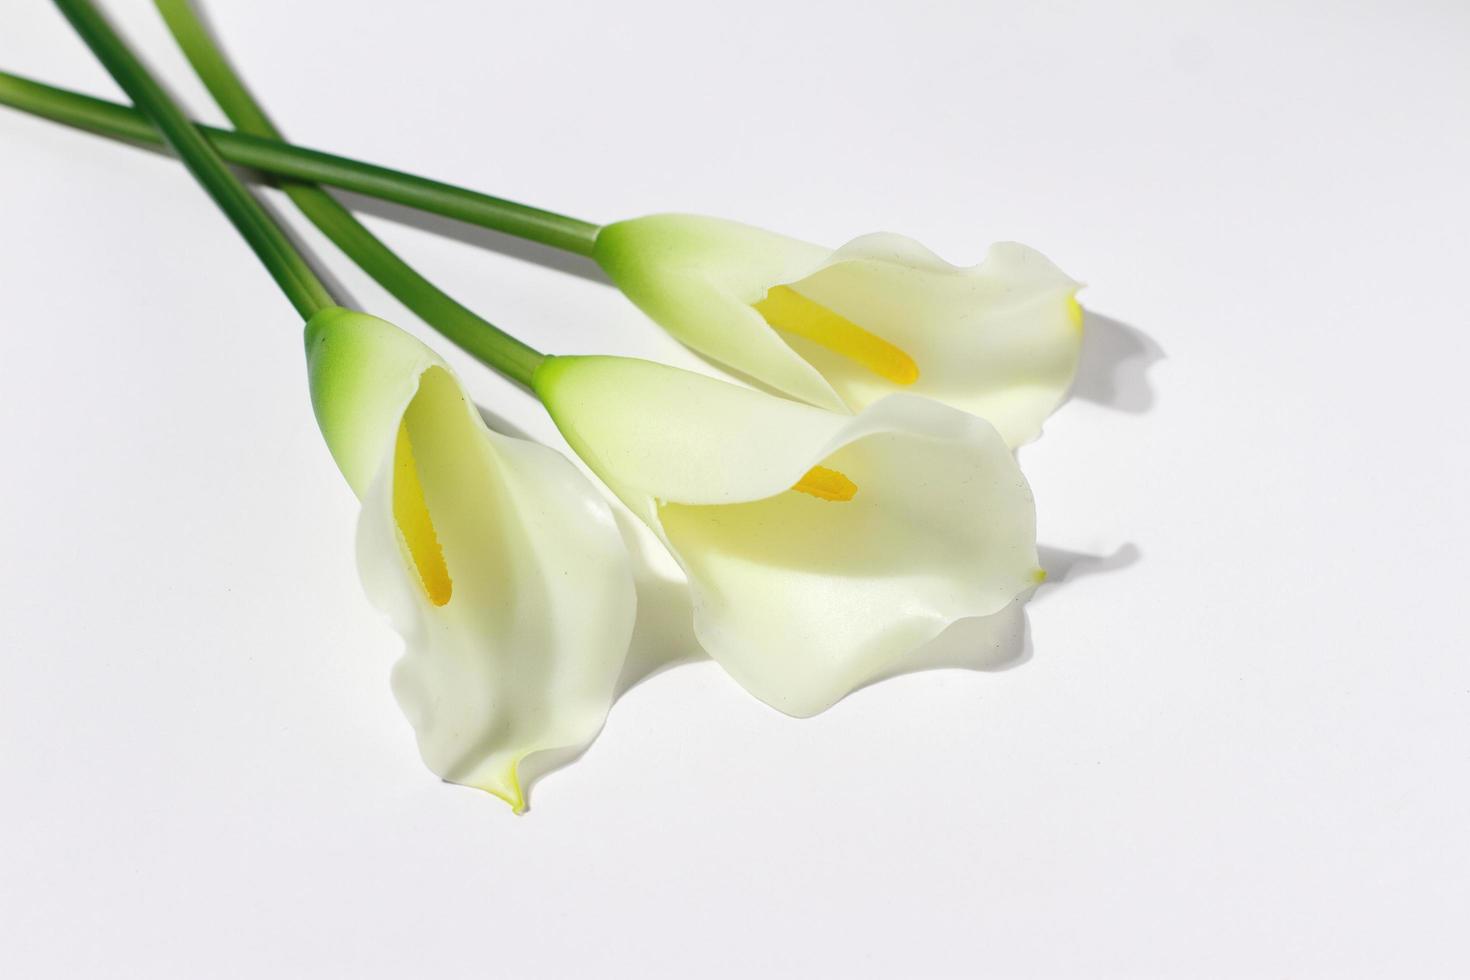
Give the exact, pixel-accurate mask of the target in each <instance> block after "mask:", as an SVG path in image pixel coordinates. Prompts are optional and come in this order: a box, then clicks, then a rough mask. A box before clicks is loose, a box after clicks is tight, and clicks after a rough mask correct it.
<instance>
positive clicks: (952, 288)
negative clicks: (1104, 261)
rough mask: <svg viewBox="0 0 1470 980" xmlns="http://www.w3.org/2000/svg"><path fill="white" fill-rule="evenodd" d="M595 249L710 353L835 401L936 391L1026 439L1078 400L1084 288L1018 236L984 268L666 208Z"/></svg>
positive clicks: (623, 284) (894, 242) (664, 318)
mask: <svg viewBox="0 0 1470 980" xmlns="http://www.w3.org/2000/svg"><path fill="white" fill-rule="evenodd" d="M593 257H594V258H595V259H596V260H597V262H598V264H600V265H601V266H602V268H603V269H604V270H605V271H606V272H607V274H608V275H609V276H610V277H612V280H613V281H614V282H615V283H616V284H617V285H618V288H620V289H621V290H622V291H623V292H624V293H625V294H626V295H627V296H628V297H629V298H630V299H632V300H633V302H634V303H636V304H638V306H639V307H640V308H642V309H643V311H644V312H645V313H647V314H648V315H649V316H650V317H652V318H653V319H654V320H655V321H656V322H658V323H659V324H660V325H661V326H663V328H664V329H666V330H667V331H669V333H671V334H673V335H674V336H675V337H677V338H678V339H679V340H681V341H683V342H684V343H685V344H687V345H688V346H690V347H692V348H694V349H695V350H697V351H699V352H700V353H702V354H704V355H706V356H708V357H710V358H712V359H714V360H716V361H719V362H721V363H723V364H725V365H727V366H728V367H731V368H734V369H735V370H737V371H739V372H741V373H743V374H745V375H748V376H749V377H751V378H753V379H755V380H757V381H759V382H761V383H763V384H766V385H768V386H770V387H772V388H774V389H776V390H778V391H781V392H784V393H785V394H787V395H790V396H792V397H795V398H799V399H801V400H803V401H806V402H809V403H810V404H812V405H816V406H819V407H822V408H827V409H832V410H837V411H842V410H850V411H857V410H861V409H863V408H866V407H867V406H868V405H871V404H873V403H874V402H875V401H877V400H878V399H880V398H882V397H884V396H885V395H889V394H892V393H894V392H899V391H904V392H909V393H912V394H917V395H923V396H926V397H929V398H932V399H934V400H936V401H940V402H944V403H945V404H948V405H952V406H954V407H956V408H959V409H962V410H964V411H966V412H970V413H971V414H974V415H979V416H981V417H982V418H985V419H988V420H989V421H990V422H991V423H992V424H994V425H995V427H996V428H997V429H999V430H1000V433H1001V435H1002V436H1003V437H1004V438H1005V440H1006V442H1007V444H1009V445H1011V446H1013V447H1014V446H1017V445H1020V444H1021V443H1024V442H1027V441H1029V440H1031V439H1033V438H1035V437H1036V435H1037V434H1038V433H1039V432H1040V431H1041V423H1042V422H1043V421H1044V420H1045V419H1046V417H1047V416H1048V415H1050V414H1051V412H1052V411H1053V410H1054V409H1055V408H1056V407H1057V405H1059V404H1060V403H1061V401H1062V399H1063V398H1064V397H1065V396H1066V393H1067V390H1068V388H1069V387H1070V386H1071V384H1072V379H1073V376H1074V375H1075V374H1076V370H1077V357H1078V353H1079V351H1080V349H1081V342H1082V309H1081V307H1080V306H1079V305H1078V304H1077V300H1076V298H1075V296H1076V293H1077V290H1078V289H1079V288H1081V284H1080V283H1078V282H1076V281H1074V280H1072V279H1070V278H1068V277H1067V276H1066V275H1064V274H1063V273H1062V271H1061V270H1060V269H1058V268H1057V267H1056V266H1055V265H1053V264H1052V263H1051V262H1049V261H1048V260H1047V259H1046V257H1045V256H1043V255H1042V254H1041V253H1040V252H1037V251H1035V250H1033V249H1030V248H1027V247H1026V246H1024V245H1018V244H1016V243H1014V242H1003V243H999V244H996V245H992V246H991V248H990V251H989V253H988V254H987V255H986V257H985V261H984V262H982V263H981V264H979V265H977V266H974V267H973V268H961V267H958V266H953V265H950V264H949V263H947V262H945V261H944V260H943V259H941V258H939V257H938V256H937V255H935V254H934V253H933V252H930V251H929V250H928V249H926V248H924V246H922V245H920V244H919V243H918V242H915V241H912V240H911V239H908V238H904V237H902V236H900V235H893V234H886V233H882V234H872V235H864V236H863V237H861V238H858V239H855V240H854V241H852V242H849V243H848V244H847V245H844V246H843V247H842V248H839V249H837V250H836V251H832V250H830V249H826V248H822V247H820V246H817V245H811V244H808V243H807V242H802V241H797V240H795V239H792V238H787V237H785V236H783V235H778V234H775V233H774V232H769V231H765V230H763V229H760V228H754V227H751V226H749V225H743V224H738V223H736V222H733V221H724V220H720V219H717V218H704V217H698V216H694V215H681V214H661V215H651V216H649V217H644V218H634V219H632V220H629V221H620V222H616V223H614V224H610V225H606V226H604V227H603V228H601V229H600V230H599V231H598V233H597V240H596V244H595V246H594V250H593Z"/></svg>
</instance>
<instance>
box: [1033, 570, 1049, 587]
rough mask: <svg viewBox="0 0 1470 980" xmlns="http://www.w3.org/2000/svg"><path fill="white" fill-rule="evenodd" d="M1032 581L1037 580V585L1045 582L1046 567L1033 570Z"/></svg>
mask: <svg viewBox="0 0 1470 980" xmlns="http://www.w3.org/2000/svg"><path fill="white" fill-rule="evenodd" d="M1031 581H1033V582H1035V583H1036V584H1037V585H1040V584H1041V583H1042V582H1045V581H1046V569H1044V568H1038V569H1037V570H1036V571H1034V572H1032V573H1031Z"/></svg>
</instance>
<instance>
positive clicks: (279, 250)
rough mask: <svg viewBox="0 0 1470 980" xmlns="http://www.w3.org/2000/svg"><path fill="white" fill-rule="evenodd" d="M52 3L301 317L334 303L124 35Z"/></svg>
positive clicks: (77, 8)
mask: <svg viewBox="0 0 1470 980" xmlns="http://www.w3.org/2000/svg"><path fill="white" fill-rule="evenodd" d="M56 5H57V6H58V7H60V8H61V12H62V13H63V14H65V15H66V18H67V20H69V21H71V24H72V26H73V27H74V28H76V31H77V33H78V34H80V35H81V36H82V39H83V40H84V41H86V42H87V45H88V47H90V48H91V49H92V51H93V52H94V53H95V54H96V55H97V58H98V60H100V61H101V62H102V64H103V65H105V66H106V68H107V70H108V71H109V72H110V73H111V74H112V77H113V78H114V79H116V80H117V83H118V85H120V86H121V87H122V89H123V91H124V92H126V93H127V94H128V97H129V98H131V99H132V100H133V102H134V103H135V104H136V105H137V106H138V108H139V109H141V110H142V111H143V113H144V115H146V116H147V117H148V118H149V119H150V120H152V122H153V125H154V126H155V127H157V129H158V132H159V134H160V135H161V136H162V138H163V139H164V140H165V141H167V143H168V144H169V145H170V146H172V147H173V148H174V151H175V152H176V153H178V155H179V158H180V159H181V160H183V162H184V165H185V166H186V167H188V168H189V170H190V172H191V173H193V174H194V177H195V178H196V179H197V180H198V181H199V183H200V184H202V185H203V186H204V189H205V190H206V191H208V192H209V195H210V197H212V198H214V201H215V203H216V204H218V205H219V207H220V210H222V211H224V213H225V215H226V216H227V217H228V218H229V219H230V221H231V222H233V223H234V225H235V227H236V228H237V229H239V231H240V234H241V235H243V236H244V238H245V240H246V241H247V242H249V243H250V247H251V248H253V249H254V250H255V254H256V255H258V256H259V257H260V261H261V262H262V263H264V265H265V267H266V269H267V270H269V271H270V274H271V275H272V276H273V277H274V278H275V280H276V282H277V283H278V284H279V285H280V287H281V290H282V291H283V292H285V294H286V296H287V297H288V298H289V299H290V300H291V303H292V304H293V305H294V306H295V307H296V309H297V311H298V312H299V313H300V314H301V316H302V318H303V319H310V318H311V316H312V315H313V314H314V313H316V312H317V311H318V310H321V309H325V308H326V307H329V306H335V305H336V304H335V302H334V301H333V299H332V296H331V294H330V293H329V292H327V288H326V286H324V285H322V281H321V280H320V279H318V278H317V276H316V273H314V272H312V271H311V268H310V267H309V266H308V265H307V264H306V260H305V259H304V258H302V256H301V253H300V252H298V251H297V250H296V248H295V246H293V245H292V244H291V242H290V240H289V239H287V237H286V235H285V232H283V231H281V229H280V227H279V226H278V225H277V224H276V223H275V222H274V221H272V220H271V218H270V216H269V215H267V214H266V213H265V209H264V208H262V207H261V206H260V202H259V201H257V200H255V198H254V197H252V196H251V194H250V192H249V191H247V190H246V189H245V186H244V185H243V184H241V183H240V181H239V180H238V179H237V178H236V177H235V175H234V174H233V173H231V172H230V168H229V167H228V166H227V165H226V164H225V162H224V160H222V159H221V158H220V155H219V153H218V152H216V151H215V149H214V147H213V146H211V145H210V144H209V142H208V141H207V140H206V139H205V138H204V137H203V136H202V135H201V134H200V132H199V130H198V129H196V128H195V127H194V124H193V123H192V122H190V121H189V119H188V118H187V117H186V116H185V115H184V114H183V112H182V111H181V110H180V109H179V107H178V106H177V105H175V104H174V102H173V100H172V99H171V98H170V97H169V95H168V93H167V92H165V91H164V90H163V87H162V86H161V85H159V84H158V82H157V81H156V80H155V79H154V78H153V76H151V75H150V74H149V73H148V69H147V68H145V67H144V66H143V63H142V62H140V61H139V60H138V59H137V57H136V56H135V55H134V54H133V53H132V51H130V50H128V47H127V45H126V44H125V43H124V42H123V40H122V38H120V37H118V35H117V33H116V32H115V31H114V30H113V29H112V26H111V25H110V24H108V23H107V21H106V19H105V18H103V16H102V15H101V14H100V13H98V12H97V9H96V8H95V7H93V6H92V4H91V3H90V2H89V0H56Z"/></svg>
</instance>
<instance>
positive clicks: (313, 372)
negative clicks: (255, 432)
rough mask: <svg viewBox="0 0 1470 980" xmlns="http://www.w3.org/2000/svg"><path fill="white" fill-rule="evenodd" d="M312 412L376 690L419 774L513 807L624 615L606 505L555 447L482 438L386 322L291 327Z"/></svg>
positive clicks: (623, 647) (624, 579)
mask: <svg viewBox="0 0 1470 980" xmlns="http://www.w3.org/2000/svg"><path fill="white" fill-rule="evenodd" d="M306 336H307V355H308V363H309V369H310V379H311V396H312V405H313V407H314V408H315V410H316V415H317V419H318V421H319V423H320V425H321V430H322V433H323V435H324V436H325V437H326V440H327V445H328V446H329V447H330V448H331V451H332V455H333V457H334V458H335V459H336V461H337V465H338V466H339V467H340V468H341V470H342V473H343V475H344V476H346V478H347V482H348V483H349V484H350V485H351V486H352V489H353V491H354V492H355V493H356V494H357V496H358V497H359V498H360V499H361V501H362V515H361V518H360V520H359V523H358V534H357V544H358V566H359V570H360V572H361V575H362V580H363V584H364V587H365V589H366V591H367V593H368V597H369V599H370V600H371V601H372V602H373V604H374V605H376V606H377V607H378V608H380V609H381V610H383V611H384V612H386V613H387V615H388V616H389V618H390V619H391V621H392V622H393V625H394V626H395V627H396V628H397V629H398V631H399V632H400V633H401V634H402V635H403V637H404V641H405V646H406V649H405V653H404V656H403V658H402V659H401V660H399V662H398V664H397V665H396V667H395V668H394V672H393V690H394V693H395V695H396V696H397V699H398V702H399V704H400V706H401V707H402V709H403V712H404V714H405V715H407V716H408V720H409V722H410V723H411V724H412V725H413V728H414V731H415V733H416V734H417V737H418V745H419V751H420V753H421V754H422V756H423V759H424V762H425V764H427V765H428V767H429V768H430V769H432V770H433V771H434V772H435V773H437V774H438V775H440V776H442V777H443V778H444V779H447V780H449V781H451V782H455V783H461V784H464V785H468V786H476V787H479V788H480V789H483V790H486V791H487V792H490V793H493V794H495V795H496V796H498V797H500V798H501V799H503V800H505V801H506V802H508V803H509V804H510V805H511V806H512V807H513V808H514V809H515V810H516V811H517V812H520V811H521V810H522V809H524V807H525V794H524V793H523V791H522V786H523V785H524V783H525V782H526V781H528V780H529V779H531V778H534V775H535V773H536V772H539V771H543V770H544V768H545V767H547V766H549V765H551V764H554V763H555V762H557V761H559V760H560V759H562V758H565V757H568V756H570V755H573V754H575V753H576V752H577V751H579V750H580V749H582V748H583V747H585V746H586V745H587V744H588V743H589V742H590V741H591V740H592V739H593V738H594V737H595V736H596V734H597V732H598V730H599V729H600V728H601V727H602V723H603V721H604V719H605V718H606V716H607V711H608V708H609V707H610V705H611V703H612V700H613V696H614V687H615V684H616V682H617V677H618V673H619V671H620V669H621V668H622V665H623V661H624V658H625V656H626V654H627V648H628V641H629V637H630V635H631V633H632V628H633V619H634V602H635V600H634V593H633V580H632V572H631V568H630V565H629V560H628V557H627V553H626V551H625V550H624V548H623V544H622V539H621V537H620V535H619V533H618V531H617V528H616V526H615V524H614V522H613V517H612V514H611V512H610V510H609V508H608V505H607V503H606V502H605V501H604V500H603V499H602V497H601V496H600V495H599V494H598V492H597V491H596V490H595V489H594V488H593V487H592V485H591V484H590V483H589V482H588V481H587V479H586V478H585V477H584V476H582V475H581V473H580V472H578V471H577V469H576V468H575V467H574V466H573V465H572V464H571V463H570V462H569V461H567V460H566V459H565V458H564V457H562V456H561V455H560V454H558V453H556V452H554V451H553V450H551V449H548V448H546V447H544V446H539V445H536V444H534V443H530V442H526V441H524V440H521V439H513V438H510V437H507V436H503V435H500V434H498V433H495V432H492V431H491V430H490V429H488V428H487V427H486V426H485V423H484V421H483V420H482V419H481V418H480V415H479V412H478V411H477V410H476V408H475V405H474V403H473V402H472V401H471V400H470V399H469V398H468V397H467V396H466V395H465V393H464V391H463V389H462V388H461V387H460V384H459V381H458V380H457V379H456V377H455V376H454V373H453V372H452V371H451V370H450V369H449V367H448V366H447V365H446V364H445V363H444V362H443V361H442V360H440V359H439V357H438V356H436V355H435V354H434V353H433V352H432V351H431V350H429V349H428V348H427V347H425V346H424V345H423V344H421V343H419V342H418V341H417V340H415V339H414V338H412V337H410V336H409V335H408V334H406V333H404V332H403V331H401V330H399V329H398V328H396V327H394V326H392V325H391V324H389V323H386V322H384V321H382V320H379V319H377V318H375V317H371V316H368V315H366V314H362V313H354V312H349V311H347V310H343V309H340V308H329V309H326V310H323V311H321V312H319V313H317V314H316V315H315V316H314V317H312V319H311V320H310V321H309V322H308V323H307V328H306Z"/></svg>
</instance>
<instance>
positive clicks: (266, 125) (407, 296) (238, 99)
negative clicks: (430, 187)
mask: <svg viewBox="0 0 1470 980" xmlns="http://www.w3.org/2000/svg"><path fill="white" fill-rule="evenodd" d="M156 6H157V7H158V9H159V12H160V13H162V14H163V18H164V20H165V21H166V22H167V23H168V27H169V30H170V31H172V32H173V35H174V39H175V40H177V41H178V43H179V47H180V48H182V49H183V52H184V55H185V56H186V57H187V58H188V59H189V63H190V64H191V65H193V66H194V70H195V71H196V72H198V74H199V77H200V78H201V79H202V80H203V81H204V84H205V87H206V88H208V89H209V92H210V94H211V95H213V96H214V100H215V101H216V102H217V103H219V106H220V108H221V109H223V110H224V112H225V115H227V116H229V117H230V121H231V122H233V123H234V124H235V125H236V127H238V128H239V130H240V131H241V132H243V133H249V134H251V135H253V136H261V137H265V138H267V139H274V140H279V139H280V138H281V134H280V133H279V131H277V129H276V127H275V125H274V124H273V123H272V122H271V121H270V118H269V117H268V116H267V115H266V114H265V110H264V109H262V108H261V106H260V104H259V103H257V102H256V101H255V98H254V97H253V96H252V95H251V94H250V92H249V90H248V89H246V88H245V85H244V83H243V82H242V81H241V80H240V78H239V76H238V75H237V74H236V73H235V71H234V69H233V68H232V67H231V66H230V63H229V62H228V61H227V60H226V59H225V56H224V53H223V52H221V51H220V49H219V47H218V45H216V44H215V42H214V39H213V38H212V37H211V36H210V34H209V31H208V30H207V29H206V28H205V27H204V25H203V24H202V23H201V22H200V21H199V18H198V17H197V16H195V14H194V11H193V9H192V7H191V4H190V0H156ZM280 186H281V189H282V190H283V191H285V192H286V194H287V195H288V196H289V197H290V198H291V201H292V203H294V204H295V205H296V207H297V208H299V209H300V211H301V213H302V214H304V215H306V217H307V218H309V219H310V220H311V222H312V223H313V224H314V225H316V226H317V228H319V229H321V231H322V233H323V234H325V235H326V236H327V237H328V238H330V239H331V240H332V241H333V242H334V243H335V244H336V245H337V247H338V248H340V249H342V251H343V252H345V253H347V256H348V257H349V258H351V259H352V261H354V262H356V263H357V264H358V265H359V266H361V267H362V269H363V271H365V272H367V273H368V275H370V276H372V277H373V278H374V279H376V280H377V281H378V282H379V283H380V284H382V286H383V287H384V288H385V289H387V290H388V291H389V292H390V293H392V294H393V295H394V296H396V297H397V298H398V299H399V301H400V302H402V303H403V304H404V305H405V306H407V307H408V308H409V309H411V310H413V311H414V313H416V314H418V316H419V317H421V318H422V319H423V320H424V321H425V322H426V323H428V324H429V325H430V326H432V327H434V329H436V330H438V331H439V332H440V333H442V334H444V335H445V336H446V337H448V338H449V339H450V340H452V341H454V343H456V344H458V345H459V346H460V347H462V348H464V349H465V350H466V351H468V352H469V353H470V354H472V355H474V356H475V357H476V358H477V359H479V360H480V361H482V362H484V363H485V364H487V365H489V366H490V367H492V368H494V369H495V370H496V371H499V372H500V373H501V374H504V375H506V376H507V377H509V378H511V379H513V380H515V381H518V382H520V383H521V384H523V385H525V386H526V387H530V385H531V376H532V375H533V374H535V372H536V367H537V366H538V365H539V364H540V363H541V362H542V361H543V360H544V359H545V358H544V356H543V355H542V354H540V353H539V352H537V351H536V350H534V349H532V348H531V347H528V346H527V345H525V344H523V343H521V342H520V341H519V340H517V339H516V338H514V337H512V336H511V335H510V334H507V333H506V332H505V331H503V330H501V329H499V328H498V327H496V326H494V325H493V324H491V323H490V322H489V321H487V320H485V319H483V318H482V317H480V316H478V315H477V314H475V313H474V311H472V310H470V309H469V308H468V307H466V306H464V305H463V304H461V303H459V302H458V301H456V300H455V299H454V298H453V297H452V296H450V295H449V294H447V293H445V292H444V291H443V290H441V289H439V288H438V287H437V286H435V285H434V284H433V283H432V282H430V281H429V280H428V279H425V278H424V277H423V276H422V275H420V274H419V272H418V271H417V270H416V269H414V268H413V267H412V266H410V265H409V264H408V263H406V262H404V261H403V260H402V259H401V258H399V257H398V255H397V254H395V253H394V252H393V250H392V249H390V248H389V247H388V246H387V245H385V244H383V242H382V241H381V240H380V239H379V238H378V237H377V236H376V235H374V234H373V233H372V232H371V231H369V230H368V229H367V228H366V227H365V226H364V225H363V224H362V222H360V221H358V220H357V218H355V217H353V215H352V213H351V212H350V211H348V210H347V209H346V208H345V207H343V206H342V204H341V203H340V202H339V201H338V200H337V199H336V198H334V197H332V195H331V194H328V193H327V192H326V191H324V190H322V189H321V188H320V187H318V186H316V185H315V184H311V183H306V182H304V181H300V180H289V179H288V180H283V181H281V182H280Z"/></svg>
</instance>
